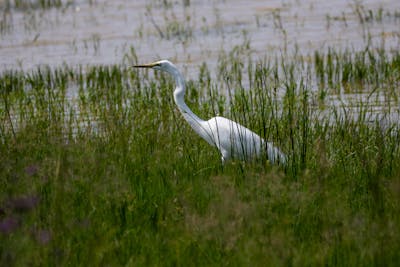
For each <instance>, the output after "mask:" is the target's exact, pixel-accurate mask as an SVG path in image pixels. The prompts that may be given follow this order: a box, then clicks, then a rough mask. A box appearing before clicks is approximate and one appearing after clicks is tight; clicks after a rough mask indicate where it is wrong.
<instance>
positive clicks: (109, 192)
mask: <svg viewBox="0 0 400 267" xmlns="http://www.w3.org/2000/svg"><path fill="white" fill-rule="evenodd" d="M361 57H367V59H365V60H364V59H361ZM313 58H314V60H312V62H313V63H312V66H311V67H304V64H303V63H302V62H299V61H297V60H294V61H287V60H284V59H277V60H264V61H259V62H253V61H252V60H251V59H250V58H248V57H236V56H235V53H231V54H230V55H229V54H228V55H227V56H226V57H221V58H220V64H219V67H218V69H219V76H218V77H219V79H220V82H219V83H218V84H217V83H215V82H213V81H212V78H211V77H212V75H211V71H210V70H209V69H208V68H207V66H206V65H204V64H203V65H202V66H201V67H200V71H199V78H198V79H197V80H192V81H188V84H187V96H186V100H187V103H188V105H189V106H190V107H191V108H192V109H193V111H194V112H195V113H197V114H199V116H201V117H203V118H208V117H211V116H214V115H216V114H219V115H222V116H225V117H229V118H231V119H234V120H236V121H238V122H240V123H242V124H244V125H245V126H247V127H249V128H251V129H252V130H254V131H255V132H257V133H258V134H260V135H261V136H262V137H264V138H265V139H267V140H271V141H273V142H274V143H275V144H276V145H277V146H279V147H281V148H282V150H283V151H284V152H285V153H286V154H287V155H288V157H289V161H288V164H287V165H286V166H284V167H279V166H271V165H270V164H269V163H268V162H267V161H263V160H261V161H259V162H253V163H243V162H237V161H232V162H230V163H228V164H226V165H224V166H222V165H221V163H220V156H219V154H218V151H217V150H216V149H213V148H212V147H210V146H209V145H208V144H207V143H206V142H204V141H203V140H201V138H199V137H198V136H197V135H196V134H195V133H194V132H193V131H192V130H191V128H190V126H188V125H187V124H186V122H185V121H184V120H183V119H182V117H181V115H180V114H179V112H178V111H177V109H176V107H175V104H174V102H173V98H172V91H173V86H174V83H173V81H172V80H171V78H170V77H169V76H166V75H163V74H162V73H157V72H155V73H153V72H142V71H141V72H136V71H135V70H133V69H132V68H126V67H124V66H118V65H115V66H92V67H88V68H71V67H69V66H63V67H60V68H55V69H53V68H38V69H36V70H33V71H31V72H21V71H12V70H10V71H5V72H3V73H2V74H1V75H0V85H1V109H0V122H1V123H0V134H1V136H0V151H1V153H0V177H1V179H0V263H1V264H0V265H4V266H25V265H33V266H43V265H50V266H54V265H73V266H88V265H89V266H104V265H108V266H121V265H128V266H149V265H150V266H187V265H200V266H202V265H203V266H210V265H211V266H212V265H239V266H254V265H256V266H257V265H258V266H260V265H262V266H265V265H266V266H286V265H293V266H307V265H326V266H346V265H347V266H349V265H350V266H396V265H398V262H399V260H400V258H399V254H398V251H399V249H400V235H399V229H400V220H399V219H400V218H399V214H400V212H399V211H400V210H399V199H400V180H399V173H400V166H399V155H400V153H399V147H398V143H399V135H398V130H397V129H396V128H394V129H392V128H391V129H390V130H382V129H381V127H380V126H379V125H378V123H377V124H376V125H371V124H367V123H366V121H365V120H364V119H363V116H360V117H359V118H358V119H357V120H352V119H350V118H347V117H344V118H343V117H335V112H336V111H337V109H340V108H341V107H337V108H335V107H331V108H330V109H331V110H332V117H330V118H326V119H318V112H319V110H318V106H315V104H314V103H313V92H315V91H316V90H317V92H318V90H324V91H326V92H327V94H332V93H335V90H336V89H337V88H340V87H343V86H344V87H346V88H347V89H348V90H352V88H359V89H360V88H361V89H362V88H364V87H360V84H364V85H366V86H365V87H368V86H374V90H375V91H376V90H386V88H389V91H391V93H390V94H391V95H392V96H393V97H394V98H395V96H397V94H398V92H397V91H396V90H395V89H396V88H398V86H399V76H398V75H399V74H398V73H399V72H398V71H397V70H398V69H399V68H400V65H399V62H400V61H399V60H398V59H399V56H398V54H394V55H390V56H389V55H388V53H387V52H384V51H383V52H381V53H374V52H370V51H368V52H363V53H362V54H357V53H355V54H353V55H350V52H345V53H339V52H336V51H334V50H330V51H329V52H328V53H327V54H321V53H319V52H318V53H317V52H316V53H315V54H314V57H313ZM246 79H247V81H246V82H245V81H244V80H246ZM314 80H317V81H318V88H313V81H314ZM247 84H248V85H249V86H248V87H247V86H246V85H247ZM220 87H222V88H225V89H226V90H220ZM359 89H357V91H359ZM361 112H362V110H361ZM332 120H333V121H334V123H332Z"/></svg>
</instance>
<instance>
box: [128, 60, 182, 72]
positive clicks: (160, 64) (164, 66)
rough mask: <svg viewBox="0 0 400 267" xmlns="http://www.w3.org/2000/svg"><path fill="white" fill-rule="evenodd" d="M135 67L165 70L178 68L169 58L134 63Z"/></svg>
mask: <svg viewBox="0 0 400 267" xmlns="http://www.w3.org/2000/svg"><path fill="white" fill-rule="evenodd" d="M133 67H135V68H152V69H155V70H163V71H167V72H170V71H171V70H172V69H176V67H175V66H174V64H172V63H171V62H170V61H168V60H160V61H156V62H153V63H149V64H141V65H134V66H133Z"/></svg>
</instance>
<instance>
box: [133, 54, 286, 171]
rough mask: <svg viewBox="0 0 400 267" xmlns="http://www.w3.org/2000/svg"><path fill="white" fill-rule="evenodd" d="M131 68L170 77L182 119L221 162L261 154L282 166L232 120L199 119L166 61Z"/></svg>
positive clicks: (276, 154) (280, 157) (267, 145)
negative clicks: (169, 75) (215, 149)
mask: <svg viewBox="0 0 400 267" xmlns="http://www.w3.org/2000/svg"><path fill="white" fill-rule="evenodd" d="M134 67H135V68H152V69H155V70H161V71H165V72H167V73H169V74H171V75H172V76H173V77H174V79H175V82H176V88H175V90H174V100H175V103H176V105H177V106H178V108H179V111H180V112H181V113H182V115H183V117H184V118H185V120H186V121H187V122H188V123H189V124H190V126H191V127H192V128H193V130H194V131H195V132H196V133H197V134H198V135H200V136H201V137H202V138H203V139H204V140H206V141H207V142H208V143H209V144H210V145H212V146H215V147H217V148H218V149H219V151H220V152H221V155H222V162H225V161H226V160H228V159H230V158H236V159H240V160H251V159H254V158H257V157H260V156H261V155H263V154H264V155H265V153H266V155H267V156H268V160H269V161H270V162H271V163H277V162H280V163H285V162H286V156H285V154H284V153H282V152H281V151H280V150H279V149H278V148H277V147H275V146H274V145H273V143H271V142H265V141H264V140H263V139H262V138H261V137H260V136H258V135H257V134H256V133H254V132H252V131H251V130H249V129H247V128H246V127H244V126H242V125H240V124H239V123H237V122H234V121H232V120H229V119H226V118H223V117H220V116H217V117H214V118H211V119H209V120H208V121H205V120H202V119H200V118H199V117H198V116H197V115H196V114H194V113H193V112H192V111H191V110H190V108H189V107H188V106H187V105H186V103H185V100H184V97H185V90H186V89H185V81H184V78H183V76H182V74H181V73H180V72H179V70H178V69H177V68H176V67H175V65H174V64H172V63H171V62H170V61H168V60H160V61H157V62H153V63H150V64H144V65H135V66H134Z"/></svg>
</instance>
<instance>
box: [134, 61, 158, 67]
mask: <svg viewBox="0 0 400 267" xmlns="http://www.w3.org/2000/svg"><path fill="white" fill-rule="evenodd" d="M158 64H159V63H158V62H153V63H149V64H141V65H134V66H133V67H134V68H152V67H155V66H157V65H158Z"/></svg>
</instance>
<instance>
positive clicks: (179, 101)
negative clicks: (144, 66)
mask: <svg viewBox="0 0 400 267" xmlns="http://www.w3.org/2000/svg"><path fill="white" fill-rule="evenodd" d="M168 72H169V73H170V74H172V75H173V76H174V78H175V82H176V87H175V90H174V100H175V103H176V105H177V106H178V108H179V111H180V112H181V113H182V115H183V117H184V118H185V119H186V121H187V122H189V124H190V125H191V126H192V128H193V129H194V130H196V129H195V126H196V125H198V124H199V123H201V122H203V120H202V119H200V118H199V117H198V116H197V115H196V114H194V113H193V112H192V111H191V110H190V108H189V107H188V105H186V103H185V91H186V88H185V81H184V78H183V76H182V74H181V73H180V72H179V71H178V70H177V69H169V70H168ZM196 127H197V126H196Z"/></svg>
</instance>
